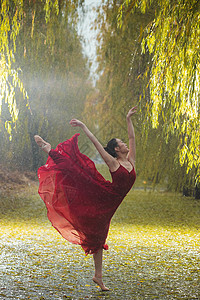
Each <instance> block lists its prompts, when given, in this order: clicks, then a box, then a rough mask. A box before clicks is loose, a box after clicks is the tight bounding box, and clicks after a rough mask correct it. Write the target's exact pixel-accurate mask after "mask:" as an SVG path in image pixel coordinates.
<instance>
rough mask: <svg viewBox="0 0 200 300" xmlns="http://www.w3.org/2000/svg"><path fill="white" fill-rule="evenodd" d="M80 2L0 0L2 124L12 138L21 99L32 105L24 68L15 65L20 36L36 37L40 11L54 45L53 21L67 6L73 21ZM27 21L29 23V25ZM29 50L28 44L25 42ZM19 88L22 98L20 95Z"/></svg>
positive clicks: (47, 36)
mask: <svg viewBox="0 0 200 300" xmlns="http://www.w3.org/2000/svg"><path fill="white" fill-rule="evenodd" d="M78 2H79V1H78V0H77V1H70V0H68V1H59V0H50V1H43V0H35V1H27V0H24V1H23V0H2V1H1V3H0V20H1V22H0V123H1V129H3V127H5V128H6V130H7V132H8V133H9V135H10V139H11V138H12V134H11V133H12V129H13V127H14V128H15V127H16V121H17V120H18V116H19V107H18V105H19V102H20V101H21V100H20V99H24V100H25V102H24V104H23V105H26V106H29V101H28V94H27V91H26V89H25V88H24V84H23V81H22V80H21V77H22V76H21V74H22V69H21V68H20V66H17V64H15V54H16V43H17V40H18V37H19V35H20V33H21V32H22V31H23V34H24V36H26V35H27V34H28V35H29V36H30V37H31V38H33V35H34V29H35V21H36V19H37V13H38V10H39V11H40V16H41V18H42V19H43V20H44V22H45V23H46V24H48V29H49V30H47V32H46V43H47V45H49V46H52V45H53V43H54V41H53V40H54V38H55V36H54V35H51V33H52V32H51V29H50V28H51V25H50V24H51V20H52V19H53V18H54V16H56V15H58V14H59V11H60V10H62V11H63V8H65V9H64V10H65V13H66V12H67V15H68V16H69V20H71V21H69V22H72V21H74V18H73V15H74V13H75V12H76V8H77V6H78ZM41 12H42V13H41ZM27 24H28V26H26V25H27ZM29 25H30V26H29ZM26 28H28V31H27V30H26ZM41 34H42V33H41ZM25 53H26V44H24V54H25ZM18 90H19V91H20V93H21V96H22V97H20V96H18V97H16V92H17V91H18ZM2 109H3V110H6V114H4V115H2ZM5 115H6V116H5Z"/></svg>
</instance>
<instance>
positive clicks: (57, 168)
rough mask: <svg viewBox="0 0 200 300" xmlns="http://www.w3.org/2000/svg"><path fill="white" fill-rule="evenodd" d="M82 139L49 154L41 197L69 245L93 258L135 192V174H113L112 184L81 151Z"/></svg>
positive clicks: (121, 169) (120, 170)
mask: <svg viewBox="0 0 200 300" xmlns="http://www.w3.org/2000/svg"><path fill="white" fill-rule="evenodd" d="M78 136H79V134H78V133H77V134H75V135H74V136H73V137H72V138H71V139H69V140H67V141H65V142H63V143H61V144H59V145H58V146H57V147H56V149H55V150H53V149H52V150H51V151H50V152H49V157H48V159H47V163H46V165H44V166H42V167H40V168H39V170H38V177H39V183H40V185H39V194H40V196H41V198H42V199H43V201H44V202H45V204H46V207H47V216H48V218H49V220H50V221H51V223H52V225H53V226H54V227H55V228H56V229H57V230H58V231H59V233H60V234H61V235H62V236H63V237H64V238H65V239H66V240H68V241H69V242H71V243H73V244H79V245H81V246H82V248H83V249H84V251H85V253H86V254H88V253H90V254H92V253H95V252H97V251H98V250H99V249H100V248H102V247H103V248H104V249H107V245H105V241H106V237H107V234H108V230H109V225H110V221H111V218H112V216H113V214H114V213H115V211H116V209H117V208H118V206H119V205H120V203H121V202H122V200H123V198H124V197H125V195H126V194H127V193H128V191H129V190H130V189H131V187H132V185H133V183H134V181H135V178H136V174H135V170H134V169H133V170H132V171H131V172H128V170H126V169H125V168H124V167H123V166H121V165H120V167H119V168H118V169H117V171H115V172H111V176H112V182H110V181H106V180H105V178H104V177H103V176H102V175H101V174H100V173H99V172H98V171H97V169H96V167H95V164H94V163H93V161H91V160H90V159H89V158H88V157H87V156H86V155H84V154H82V153H81V152H80V151H79V148H78Z"/></svg>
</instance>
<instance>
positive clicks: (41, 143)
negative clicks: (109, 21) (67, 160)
mask: <svg viewBox="0 0 200 300" xmlns="http://www.w3.org/2000/svg"><path fill="white" fill-rule="evenodd" d="M34 139H35V141H36V143H37V145H38V146H39V147H40V148H42V150H43V151H44V152H46V153H49V151H50V150H51V145H50V144H49V143H47V142H45V141H44V140H43V139H42V138H41V136H39V135H35V136H34Z"/></svg>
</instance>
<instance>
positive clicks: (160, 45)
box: [118, 0, 200, 180]
mask: <svg viewBox="0 0 200 300" xmlns="http://www.w3.org/2000/svg"><path fill="white" fill-rule="evenodd" d="M152 6H154V9H155V18H154V20H153V21H152V22H150V23H149V24H148V25H147V26H146V27H145V28H144V29H143V39H142V43H141V44H142V51H143V53H145V52H147V51H148V52H149V53H150V54H151V57H152V64H151V67H150V69H149V74H150V80H149V86H150V100H149V101H147V110H146V112H147V113H146V115H147V118H148V119H150V120H151V123H152V126H153V128H157V127H158V126H159V124H161V123H162V133H163V134H164V136H165V139H166V141H167V142H168V141H169V137H170V136H171V135H176V136H177V137H178V139H179V144H178V149H179V162H180V164H181V165H184V164H185V165H186V167H187V172H190V171H191V170H193V169H194V170H195V172H196V174H197V179H198V176H199V163H200V158H199V142H200V140H199V138H200V122H199V121H200V120H199V112H200V111H199V86H200V82H199V78H200V46H199V45H200V2H199V1H198V0H179V1H172V0H168V1H165V0H161V1H158V2H157V1H154V0H142V1H137V0H136V1H135V0H134V1H133V0H126V1H124V3H123V4H122V5H121V6H120V8H119V11H118V25H119V26H120V27H122V25H123V26H126V22H127V19H129V18H134V13H135V11H136V10H138V9H140V10H141V12H142V13H146V12H147V11H148V10H149V9H150V8H151V7H152ZM198 180H199V179H198Z"/></svg>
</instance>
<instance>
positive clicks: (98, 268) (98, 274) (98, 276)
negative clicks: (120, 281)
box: [93, 249, 109, 291]
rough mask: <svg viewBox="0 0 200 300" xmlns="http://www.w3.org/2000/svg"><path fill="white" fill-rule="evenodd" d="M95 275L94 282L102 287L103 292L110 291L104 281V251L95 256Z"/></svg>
mask: <svg viewBox="0 0 200 300" xmlns="http://www.w3.org/2000/svg"><path fill="white" fill-rule="evenodd" d="M93 258H94V266H95V275H94V277H93V281H94V282H95V283H96V284H98V285H99V286H100V288H101V289H102V291H109V289H108V288H107V287H106V286H105V285H104V283H103V281H102V260H103V249H99V251H98V252H97V253H94V254H93Z"/></svg>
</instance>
